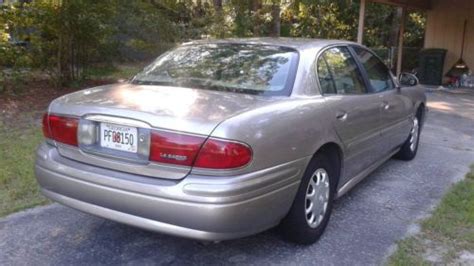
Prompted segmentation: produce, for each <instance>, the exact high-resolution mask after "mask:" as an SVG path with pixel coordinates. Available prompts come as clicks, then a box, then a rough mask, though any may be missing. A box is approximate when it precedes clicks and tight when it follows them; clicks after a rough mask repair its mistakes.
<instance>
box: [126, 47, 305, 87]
mask: <svg viewBox="0 0 474 266" xmlns="http://www.w3.org/2000/svg"><path fill="white" fill-rule="evenodd" d="M297 61H298V53H297V52H296V51H295V50H293V49H290V48H285V47H279V46H270V45H252V44H198V45H185V46H181V47H179V48H176V49H174V50H171V51H169V52H167V53H165V54H163V55H162V56H160V57H158V58H157V59H156V60H155V61H154V62H153V63H152V64H150V65H149V66H147V67H146V68H145V69H144V70H143V71H142V72H140V73H138V74H137V75H136V76H135V77H134V78H133V79H132V83H135V84H147V85H148V84H150V85H165V86H181V87H190V88H199V89H208V90H218V91H229V92H238V93H249V94H263V95H289V94H290V91H291V87H292V86H293V81H294V76H295V71H296V65H297Z"/></svg>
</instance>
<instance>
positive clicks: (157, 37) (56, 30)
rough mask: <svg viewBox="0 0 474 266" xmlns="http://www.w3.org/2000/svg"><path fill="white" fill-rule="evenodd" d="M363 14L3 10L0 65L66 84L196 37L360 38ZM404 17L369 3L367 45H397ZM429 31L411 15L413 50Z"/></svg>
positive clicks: (165, 1) (204, 8)
mask: <svg viewBox="0 0 474 266" xmlns="http://www.w3.org/2000/svg"><path fill="white" fill-rule="evenodd" d="M358 11H359V2H358V1H353V0H338V1H330V0H292V1H286V0H285V1H282V0H254V1H249V0H227V1H224V0H137V1H127V0H101V1H95V0H34V1H31V2H30V3H21V2H18V3H16V4H4V5H2V6H1V7H0V66H2V67H3V68H5V67H8V68H12V69H14V71H16V70H18V69H23V68H36V69H41V70H43V71H45V72H46V73H48V74H49V75H50V77H51V79H52V81H54V83H55V84H56V85H57V86H61V85H63V84H65V83H70V82H71V81H75V80H81V79H83V78H85V74H84V73H87V68H88V67H90V66H91V65H93V64H96V63H103V62H116V61H122V62H123V61H130V60H132V61H133V60H144V59H146V60H148V61H150V60H151V58H152V57H155V56H157V55H158V54H160V53H162V52H163V51H165V50H167V49H169V48H170V47H173V46H174V45H175V44H176V43H179V42H183V41H188V40H191V39H199V38H206V37H215V38H226V37H252V36H257V37H258V36H275V35H280V36H287V37H309V38H331V39H347V40H355V38H356V34H357V23H358ZM398 15H399V13H397V10H396V8H395V7H393V6H389V5H383V4H378V3H368V5H367V16H366V27H365V44H366V45H368V46H370V47H390V46H395V45H396V36H397V30H398V27H397V23H398V21H399V17H397V16H398ZM424 25H425V19H424V15H423V14H420V13H411V14H410V15H409V18H408V21H407V30H406V33H405V36H406V40H407V41H406V45H407V46H421V45H422V43H423V31H424ZM18 41H21V42H18ZM19 44H22V45H19ZM24 44H26V45H24ZM0 81H2V83H3V86H5V84H7V83H8V82H10V81H12V79H11V77H10V76H8V77H6V76H5V75H4V74H3V72H2V71H1V67H0ZM10 83H11V82H10ZM1 87H2V85H0V90H1ZM11 87H15V86H11Z"/></svg>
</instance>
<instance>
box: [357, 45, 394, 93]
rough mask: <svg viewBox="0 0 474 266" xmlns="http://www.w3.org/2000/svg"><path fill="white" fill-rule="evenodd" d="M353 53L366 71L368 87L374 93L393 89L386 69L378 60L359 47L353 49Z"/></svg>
mask: <svg viewBox="0 0 474 266" xmlns="http://www.w3.org/2000/svg"><path fill="white" fill-rule="evenodd" d="M354 51H355V52H356V54H357V56H358V57H359V60H360V62H361V63H362V65H363V66H364V68H365V70H366V71H367V76H368V78H369V82H370V85H371V86H372V89H373V90H374V91H375V92H380V91H385V90H391V89H393V88H394V87H395V86H394V84H393V80H392V77H391V75H390V72H389V71H388V68H387V67H386V66H385V64H384V63H383V62H382V61H380V59H378V58H377V57H376V56H375V55H373V54H372V53H371V52H369V51H367V50H365V49H362V48H360V47H354Z"/></svg>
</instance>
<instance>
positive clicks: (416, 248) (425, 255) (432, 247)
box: [388, 165, 474, 265]
mask: <svg viewBox="0 0 474 266" xmlns="http://www.w3.org/2000/svg"><path fill="white" fill-rule="evenodd" d="M462 251H467V252H470V253H474V165H473V166H472V167H471V172H470V173H468V174H467V175H466V178H465V179H464V180H462V181H460V182H458V183H456V184H455V185H453V187H452V188H451V189H450V190H449V192H448V193H447V194H446V195H445V196H444V197H443V199H442V200H441V203H440V204H439V205H438V206H437V207H436V209H435V210H434V212H433V214H432V216H431V217H430V218H428V219H426V220H424V221H422V222H421V232H420V233H419V234H417V235H414V236H411V237H409V238H406V239H404V240H402V241H400V242H399V243H398V249H397V251H396V252H395V253H394V254H393V255H392V256H391V257H390V258H389V261H388V264H389V265H430V264H433V263H436V264H458V263H457V262H456V260H457V259H458V258H459V256H460V252H462ZM433 255H435V257H433ZM430 256H431V257H430ZM433 258H435V259H436V261H432V260H431V259H433ZM469 263H472V261H471V262H469Z"/></svg>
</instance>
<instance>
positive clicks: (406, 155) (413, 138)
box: [395, 109, 422, 161]
mask: <svg viewBox="0 0 474 266" xmlns="http://www.w3.org/2000/svg"><path fill="white" fill-rule="evenodd" d="M421 116H422V114H421V109H419V110H418V112H417V115H416V116H415V117H414V118H413V122H412V123H413V124H412V128H411V131H410V135H409V136H408V139H407V140H406V141H405V143H403V145H402V147H401V148H400V151H399V152H398V153H397V154H396V155H395V157H396V158H397V159H400V160H404V161H410V160H412V159H413V158H415V156H416V153H417V151H418V143H419V142H420V130H421V126H420V125H421Z"/></svg>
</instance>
